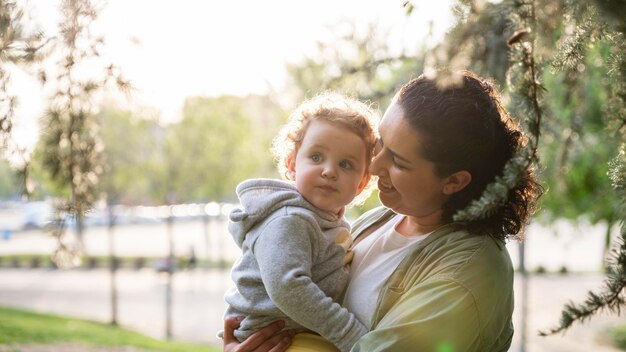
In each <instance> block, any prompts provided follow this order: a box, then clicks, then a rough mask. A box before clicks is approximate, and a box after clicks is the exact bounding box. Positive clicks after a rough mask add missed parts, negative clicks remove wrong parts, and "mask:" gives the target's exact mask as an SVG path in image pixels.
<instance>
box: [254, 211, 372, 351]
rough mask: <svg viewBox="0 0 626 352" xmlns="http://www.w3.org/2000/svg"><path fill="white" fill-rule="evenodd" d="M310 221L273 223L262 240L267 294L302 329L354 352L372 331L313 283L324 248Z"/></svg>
mask: <svg viewBox="0 0 626 352" xmlns="http://www.w3.org/2000/svg"><path fill="white" fill-rule="evenodd" d="M312 231H315V228H314V227H313V225H312V224H311V223H309V220H305V219H304V218H302V217H299V216H286V217H280V218H278V219H276V220H273V221H272V222H270V223H269V224H267V225H266V227H265V228H264V229H263V232H262V233H261V234H260V235H259V236H258V238H257V239H256V241H255V243H254V246H253V252H254V255H255V257H256V259H257V262H258V264H259V269H260V272H261V278H262V280H263V283H264V285H265V289H266V290H267V293H268V294H269V296H270V298H271V299H272V301H273V302H274V304H275V305H276V306H277V307H278V308H279V309H280V310H281V311H283V312H284V313H285V314H286V315H287V316H288V317H290V318H291V319H293V320H294V321H296V322H297V323H299V324H300V325H302V326H304V327H306V328H308V329H310V330H313V331H315V332H317V333H319V334H320V335H322V336H323V337H324V338H326V339H327V340H329V341H330V342H332V343H333V344H335V345H336V346H337V347H338V348H339V349H340V350H342V351H349V350H350V348H351V347H352V346H353V345H354V344H355V343H356V341H357V340H358V339H359V338H360V337H361V336H362V335H364V334H365V333H366V332H367V328H366V327H365V326H364V325H363V324H362V323H361V322H360V321H359V320H358V319H356V317H355V316H354V315H353V314H352V313H350V312H349V311H348V310H347V309H345V308H343V307H342V306H341V305H339V304H338V303H336V302H334V301H333V299H332V298H330V297H328V296H327V295H326V294H325V293H324V292H323V291H322V290H321V289H320V288H319V287H318V286H317V285H316V284H315V283H314V282H313V281H312V279H311V265H312V263H313V260H314V255H316V253H317V251H318V248H317V245H318V244H317V243H315V239H316V237H315V235H311V232H312Z"/></svg>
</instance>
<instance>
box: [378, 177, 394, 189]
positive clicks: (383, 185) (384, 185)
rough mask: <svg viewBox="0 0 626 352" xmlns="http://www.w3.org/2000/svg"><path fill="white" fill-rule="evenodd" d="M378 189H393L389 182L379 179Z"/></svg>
mask: <svg viewBox="0 0 626 352" xmlns="http://www.w3.org/2000/svg"><path fill="white" fill-rule="evenodd" d="M378 189H379V190H381V191H391V190H393V185H392V184H391V183H387V182H385V181H383V180H381V179H378Z"/></svg>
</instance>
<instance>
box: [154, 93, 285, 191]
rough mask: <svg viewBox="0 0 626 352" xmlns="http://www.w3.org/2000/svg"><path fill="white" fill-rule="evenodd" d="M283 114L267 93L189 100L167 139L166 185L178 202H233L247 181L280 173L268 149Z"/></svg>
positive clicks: (168, 133) (164, 158)
mask: <svg viewBox="0 0 626 352" xmlns="http://www.w3.org/2000/svg"><path fill="white" fill-rule="evenodd" d="M284 118H285V113H284V112H283V111H282V109H281V108H280V107H279V106H277V105H276V104H274V103H273V102H271V101H270V100H268V99H267V98H266V97H260V96H248V97H246V98H239V97H234V96H222V97H218V98H205V97H196V98H189V99H187V101H186V102H185V105H184V107H183V119H182V120H181V121H180V122H179V123H176V124H173V125H171V126H169V128H168V129H167V131H166V135H165V138H164V145H163V148H164V155H163V156H162V157H163V162H162V166H163V168H165V170H161V174H162V175H169V177H170V178H169V180H168V181H163V183H162V184H163V185H165V184H169V186H167V187H164V189H168V190H170V191H172V192H173V193H172V194H170V197H172V198H173V199H176V200H178V201H206V200H217V201H226V200H228V201H234V200H235V198H234V190H235V187H236V185H237V184H238V183H239V182H241V181H243V180H244V179H246V178H251V177H277V173H276V171H275V168H274V167H273V164H272V156H271V153H270V151H269V148H270V145H271V139H272V138H273V137H274V135H275V134H276V133H277V131H278V129H279V124H280V123H282V121H283V120H284Z"/></svg>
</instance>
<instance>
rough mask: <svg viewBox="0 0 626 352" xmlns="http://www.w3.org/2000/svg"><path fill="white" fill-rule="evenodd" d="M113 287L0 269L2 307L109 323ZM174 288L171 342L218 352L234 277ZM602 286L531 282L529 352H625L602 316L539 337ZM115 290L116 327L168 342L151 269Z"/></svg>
mask: <svg viewBox="0 0 626 352" xmlns="http://www.w3.org/2000/svg"><path fill="white" fill-rule="evenodd" d="M109 282H110V281H109V274H108V272H107V271H106V270H104V269H96V270H84V269H75V270H49V269H7V268H3V269H0V304H2V305H8V306H15V307H21V308H26V309H30V310H35V311H40V312H49V313H56V314H64V315H70V316H75V317H80V318H87V319H93V320H98V321H103V322H106V321H108V320H109V319H110V306H109V297H110V296H109ZM173 282H174V285H173V287H174V291H173V321H172V332H173V338H174V339H177V340H181V341H186V342H195V343H207V344H215V345H218V344H219V342H220V341H219V340H218V338H217V337H216V336H215V334H216V332H217V331H218V330H220V329H221V327H222V319H221V317H222V314H223V312H224V309H225V308H226V307H225V304H224V301H223V294H224V292H225V290H226V289H228V288H229V287H230V286H231V283H230V278H229V274H228V271H224V270H218V269H194V270H188V271H180V272H177V273H176V274H175V275H174V280H173ZM515 282H516V283H515V286H516V287H515V289H516V309H515V314H514V319H515V320H514V323H515V327H516V334H515V336H514V340H513V345H512V348H511V351H513V352H516V351H521V338H522V337H521V331H522V330H523V329H522V328H521V327H522V324H521V316H520V314H521V312H522V306H521V305H522V303H523V302H524V300H523V297H522V295H521V286H522V285H521V284H522V278H521V276H517V277H516V280H515ZM601 283H602V276H601V275H600V274H593V275H543V276H531V277H530V278H529V280H528V282H527V292H528V296H527V300H526V304H527V314H528V319H527V323H526V343H525V347H526V348H525V351H527V352H576V351H594V352H615V351H619V349H617V348H615V347H611V346H610V345H609V343H608V338H607V337H606V333H605V332H606V330H607V329H608V328H610V327H611V326H615V325H617V324H620V323H621V324H626V320H625V319H624V318H623V317H618V316H611V315H600V316H597V317H595V318H593V319H592V320H590V321H589V322H587V323H585V324H584V325H576V326H574V327H573V328H571V329H570V330H569V331H567V332H566V333H565V334H558V335H554V336H550V337H540V336H538V331H539V330H547V329H549V328H550V327H553V326H554V325H555V324H556V323H557V322H558V320H559V317H560V311H561V308H562V307H563V305H564V304H565V303H566V302H568V301H569V300H574V301H580V300H582V299H584V297H585V295H586V293H587V291H589V290H594V289H597V288H598V287H600V285H601ZM117 285H118V289H119V312H118V322H119V323H120V324H121V325H123V326H125V327H128V328H130V329H133V330H136V331H139V332H142V333H144V334H147V335H150V336H153V337H156V338H164V337H165V287H166V276H165V275H163V274H159V273H157V272H155V271H154V270H151V269H147V268H146V269H142V270H136V271H135V270H120V271H119V273H118V276H117ZM33 348H35V347H33ZM0 351H2V350H0ZM24 351H25V352H26V351H28V352H39V350H26V349H25V350H24ZM55 351H58V350H55ZM42 352H43V351H42ZM68 352H73V351H72V350H68ZM98 352H100V351H98ZM116 352H117V351H116Z"/></svg>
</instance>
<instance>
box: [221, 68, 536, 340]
mask: <svg viewBox="0 0 626 352" xmlns="http://www.w3.org/2000/svg"><path fill="white" fill-rule="evenodd" d="M457 74H459V75H460V76H461V77H460V78H461V79H460V83H459V84H456V85H453V86H448V87H445V88H442V87H439V86H438V85H437V82H436V81H435V80H433V79H429V78H428V77H426V76H420V77H419V78H417V79H414V80H412V81H411V82H409V83H407V84H406V85H405V86H403V87H402V88H401V89H400V91H399V92H398V93H397V94H396V96H395V97H394V99H393V101H392V103H391V105H390V106H389V108H388V109H387V111H386V113H385V115H384V117H383V120H382V122H381V125H380V127H379V132H380V142H379V148H378V153H377V155H376V156H375V158H374V160H373V161H372V164H371V166H370V171H371V173H372V174H373V175H376V176H378V188H379V190H380V193H379V198H380V201H381V203H382V204H383V205H384V207H381V208H377V209H374V210H372V211H370V212H368V213H366V214H364V215H363V216H362V217H361V218H359V219H357V221H356V222H355V224H354V226H353V236H354V238H355V244H354V247H353V249H354V259H353V262H352V264H351V271H350V276H351V277H350V283H349V285H348V288H347V290H346V294H345V297H344V302H343V303H344V306H345V307H346V308H348V309H349V310H350V311H352V312H353V313H354V314H355V315H356V316H357V318H359V320H361V321H362V322H363V323H364V324H365V325H366V326H368V327H369V328H370V332H369V333H367V334H366V335H364V336H363V337H362V338H361V339H359V341H358V342H357V344H356V345H355V346H353V348H352V351H368V352H369V351H383V350H384V351H403V350H405V351H507V350H508V348H509V346H510V344H511V339H512V337H513V324H512V314H513V267H512V264H511V259H510V258H509V255H508V252H507V250H506V248H505V241H506V240H507V239H508V238H510V237H512V236H515V235H517V234H518V233H519V232H520V231H521V230H522V228H523V227H524V225H525V224H526V222H527V221H528V219H529V217H530V215H531V213H532V211H533V210H534V205H535V202H536V200H537V197H538V196H539V195H540V193H541V187H540V186H539V185H538V183H537V182H536V180H535V177H534V175H533V173H532V171H531V170H528V171H527V172H526V173H525V174H524V175H522V176H521V177H520V178H519V181H518V182H517V185H516V186H515V187H514V188H513V189H511V190H509V191H508V197H507V199H506V200H503V204H502V205H501V206H499V207H498V208H497V209H496V210H495V211H492V212H491V213H490V214H489V215H487V216H482V217H481V216H478V217H476V218H475V219H472V220H466V221H462V222H461V221H454V219H453V217H454V215H455V214H456V213H457V212H458V211H460V210H463V209H464V208H466V207H467V206H468V205H469V204H470V203H471V202H472V201H474V200H478V199H480V197H481V194H482V193H483V191H484V190H485V188H486V186H487V185H488V184H489V183H491V182H493V181H494V180H495V178H496V177H497V176H499V175H501V174H502V172H503V169H504V166H505V164H506V163H507V161H509V160H510V159H511V158H513V157H514V156H515V155H516V153H517V152H518V151H519V149H520V148H522V147H523V145H524V142H525V140H524V137H523V135H522V133H521V132H520V131H519V130H517V129H516V127H515V126H514V124H513V122H512V121H511V120H510V118H509V117H508V115H507V113H506V111H505V110H504V109H503V108H502V106H501V103H500V98H499V96H498V94H497V92H496V90H495V89H494V88H493V87H492V86H491V85H490V84H489V83H488V82H484V81H482V80H481V79H479V78H478V77H476V76H475V75H474V74H472V73H470V72H467V71H463V72H460V73H457ZM236 324H237V322H236V321H235V320H234V319H231V320H229V321H227V322H226V329H230V330H232V325H236ZM279 330H280V322H278V323H275V324H273V325H271V326H269V327H267V328H266V329H265V330H264V331H262V332H260V333H259V335H257V336H255V339H253V340H252V342H250V343H249V344H245V345H244V344H237V342H236V341H233V340H232V339H230V338H229V337H228V336H227V337H226V338H225V345H224V346H225V350H226V351H235V350H236V351H269V350H271V351H283V350H285V348H286V346H287V345H288V344H289V341H290V338H291V335H289V332H282V333H279V334H277V335H273V334H274V333H275V332H277V331H279ZM266 336H267V337H266ZM269 336H272V337H271V338H268V337H269ZM247 342H248V341H247Z"/></svg>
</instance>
